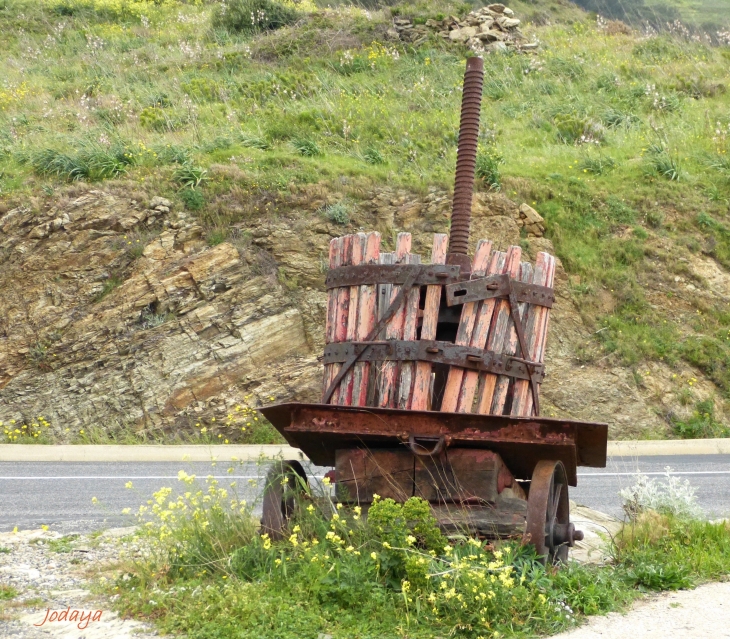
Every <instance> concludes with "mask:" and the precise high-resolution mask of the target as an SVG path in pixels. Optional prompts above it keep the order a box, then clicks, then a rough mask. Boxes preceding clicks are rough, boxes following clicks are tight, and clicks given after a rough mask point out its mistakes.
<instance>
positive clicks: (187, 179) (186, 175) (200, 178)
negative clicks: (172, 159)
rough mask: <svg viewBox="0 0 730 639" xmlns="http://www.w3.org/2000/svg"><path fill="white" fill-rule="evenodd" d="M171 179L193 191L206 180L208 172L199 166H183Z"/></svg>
mask: <svg viewBox="0 0 730 639" xmlns="http://www.w3.org/2000/svg"><path fill="white" fill-rule="evenodd" d="M172 179H173V180H174V181H175V182H177V183H178V184H179V185H181V186H182V187H184V188H187V189H190V190H192V191H194V190H195V189H196V188H197V187H199V186H200V185H201V184H202V183H203V182H206V181H207V180H208V171H207V170H206V169H204V168H203V167H201V166H194V165H192V164H183V165H182V166H181V167H180V168H179V169H177V170H176V171H175V172H174V173H173V175H172Z"/></svg>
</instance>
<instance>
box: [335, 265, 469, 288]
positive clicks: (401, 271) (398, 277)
mask: <svg viewBox="0 0 730 639" xmlns="http://www.w3.org/2000/svg"><path fill="white" fill-rule="evenodd" d="M414 271H415V272H416V279H415V281H414V282H413V285H414V286H426V285H428V284H441V285H446V284H452V283H454V282H458V281H459V267H458V266H446V265H444V264H419V265H416V264H411V265H409V264H393V265H390V264H364V265H359V266H341V267H339V268H335V269H332V270H330V271H329V272H328V273H327V278H326V279H325V286H326V287H327V288H339V287H341V286H366V285H372V286H374V285H376V284H404V283H405V282H406V280H407V279H408V276H409V275H411V273H413V272H414Z"/></svg>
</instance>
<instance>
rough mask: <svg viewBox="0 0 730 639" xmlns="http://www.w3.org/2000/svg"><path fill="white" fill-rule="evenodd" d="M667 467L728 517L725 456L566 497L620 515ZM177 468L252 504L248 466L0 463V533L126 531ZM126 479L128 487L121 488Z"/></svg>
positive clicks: (603, 477) (610, 476)
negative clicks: (624, 497)
mask: <svg viewBox="0 0 730 639" xmlns="http://www.w3.org/2000/svg"><path fill="white" fill-rule="evenodd" d="M667 466H670V467H671V468H672V469H673V473H674V474H676V475H678V476H679V477H681V478H682V479H687V480H688V481H689V482H690V483H691V484H692V486H693V487H694V488H695V489H696V492H697V499H698V502H699V504H700V505H701V506H702V508H703V510H704V511H705V513H706V514H707V516H708V517H710V518H716V517H725V516H730V455H675V456H667V457H638V458H637V457H633V458H628V457H614V458H611V459H609V463H608V466H607V468H605V469H592V468H581V469H579V470H580V473H579V478H578V487H577V488H571V492H570V497H571V499H573V500H575V501H576V502H578V503H580V504H584V505H586V506H590V507H591V508H595V509H596V510H601V511H603V512H607V513H610V514H613V515H615V516H618V517H621V516H622V511H621V500H620V498H619V496H618V491H619V490H620V489H621V488H624V487H628V486H631V485H632V484H633V483H634V481H635V474H636V472H637V471H641V472H643V473H645V474H648V475H650V476H652V477H655V478H658V479H660V480H661V479H662V475H663V474H664V472H665V467H667ZM229 468H232V472H228V471H229ZM179 470H185V471H186V472H187V473H188V474H195V475H196V476H197V477H198V478H205V477H206V476H208V475H213V476H214V477H216V478H217V479H218V481H219V482H220V484H219V485H220V486H221V487H225V488H228V489H229V490H233V489H232V488H231V487H230V483H231V482H236V487H235V490H236V491H237V492H238V495H239V498H241V499H247V500H250V501H252V502H253V501H255V500H256V498H257V496H258V494H259V492H260V490H259V487H258V486H259V485H262V484H263V482H262V480H263V477H264V476H265V474H266V467H264V466H259V465H258V464H256V463H254V462H245V463H239V464H236V465H235V466H230V465H229V464H217V465H215V466H213V465H212V464H211V463H210V462H205V463H203V462H201V463H189V462H188V463H185V462H177V463H171V462H158V463H112V462H106V463H72V462H0V532H5V531H9V530H12V529H13V528H14V527H15V526H17V527H18V529H19V530H23V529H27V528H39V527H40V526H41V525H47V526H49V527H50V528H51V530H58V531H60V532H63V533H71V532H88V531H92V530H97V529H101V528H107V527H116V526H125V525H132V524H134V523H135V522H134V519H133V518H132V517H130V516H124V515H122V514H121V511H122V509H124V508H131V509H132V512H135V511H136V509H137V508H138V507H139V506H140V505H141V504H144V503H145V502H146V500H147V499H149V498H150V497H151V495H152V493H153V492H154V491H156V490H158V489H159V488H161V487H162V486H170V487H171V488H173V490H175V491H183V492H184V490H189V488H188V487H187V486H186V485H185V484H183V483H182V482H180V481H178V478H177V473H178V471H179ZM307 470H308V472H309V473H310V474H312V475H314V476H321V475H322V474H323V473H324V472H325V470H326V469H323V468H318V467H312V466H309V467H308V468H307ZM130 481H131V482H132V484H133V488H131V489H128V488H125V484H126V483H127V482H130ZM203 483H204V482H203ZM93 497H96V498H97V500H98V501H97V503H96V504H94V503H92V498H93Z"/></svg>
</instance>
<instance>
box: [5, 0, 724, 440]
mask: <svg viewBox="0 0 730 639" xmlns="http://www.w3.org/2000/svg"><path fill="white" fill-rule="evenodd" d="M647 4H648V2H647ZM685 4H687V6H689V4H688V3H685ZM222 6H223V7H225V10H223V9H222V8H221V7H222ZM475 6H481V5H471V4H466V3H462V4H458V3H451V4H450V3H447V2H436V3H434V2H421V3H418V2H416V3H398V4H395V5H394V6H390V7H386V6H382V7H381V6H379V5H376V6H371V7H370V8H369V9H368V8H363V7H360V6H351V5H345V4H343V5H340V6H336V7H334V8H318V7H316V6H315V5H313V4H311V3H310V2H309V0H303V1H302V2H301V3H298V4H290V5H280V4H276V3H272V2H269V1H268V0H229V2H227V3H226V4H225V5H219V4H217V3H183V2H176V1H174V0H167V1H159V2H146V1H140V0H42V1H33V2H31V1H26V0H0V32H2V33H3V45H4V46H3V48H2V51H0V68H2V69H3V74H2V77H0V214H2V213H5V212H7V211H8V210H10V209H12V208H14V207H16V206H24V207H31V208H37V209H38V210H41V209H43V208H44V207H48V206H49V205H50V204H49V203H51V202H53V201H54V198H56V197H58V196H60V194H62V193H64V190H65V189H68V188H69V187H67V186H66V185H67V184H68V183H70V182H86V183H92V184H97V183H102V182H106V186H105V187H104V188H117V189H122V190H124V189H137V190H140V189H141V190H142V191H146V192H148V193H149V194H150V195H163V196H165V197H169V198H172V199H173V200H174V201H175V203H176V204H177V205H179V206H180V207H183V206H184V207H186V208H187V209H189V210H190V211H191V212H192V213H193V214H194V215H195V216H196V217H197V218H198V220H199V221H200V223H201V224H203V226H204V228H205V229H206V233H207V241H208V243H209V244H210V245H216V244H219V243H221V242H224V241H225V240H226V239H227V237H228V233H229V229H230V227H231V225H233V224H237V225H239V226H240V225H241V224H242V225H243V226H244V227H245V223H246V219H247V218H246V216H247V215H249V214H250V211H251V207H250V203H251V202H263V201H264V200H265V199H266V198H269V203H270V202H271V201H275V200H276V197H277V194H283V193H288V192H290V191H291V190H292V189H294V188H296V187H297V186H301V185H305V184H310V183H321V184H322V185H324V186H325V187H327V186H328V185H329V186H332V187H336V188H337V189H338V191H340V192H344V193H346V198H345V199H344V200H343V201H342V202H341V203H339V204H338V205H336V206H335V207H334V208H332V207H330V208H329V209H327V210H326V211H324V214H325V215H327V216H329V218H330V220H331V221H333V222H335V223H340V224H342V225H343V229H344V228H345V226H346V225H347V223H348V221H349V218H350V217H351V214H352V212H353V211H356V210H357V207H358V202H359V198H360V197H361V196H362V194H363V193H364V192H366V191H367V190H368V189H370V188H372V187H374V186H377V185H383V184H387V185H388V186H389V187H393V188H401V189H405V190H407V191H409V192H413V193H416V194H424V193H426V192H427V190H428V189H429V187H437V188H442V189H448V188H450V186H451V184H452V180H453V167H454V164H455V152H456V136H457V130H458V114H459V104H460V87H461V81H462V76H463V70H464V59H465V57H466V55H468V54H471V53H470V52H469V51H467V49H465V48H462V46H461V45H457V44H455V43H452V42H449V41H447V40H444V39H443V38H441V37H439V36H438V34H437V33H435V32H434V33H432V34H431V35H430V36H429V37H427V38H426V39H425V40H424V41H423V42H421V43H419V44H418V45H413V44H409V43H404V42H401V41H399V40H398V38H397V36H395V35H394V33H393V31H392V23H393V18H394V17H397V16H401V17H403V16H405V17H408V18H411V19H413V21H414V23H416V24H423V23H425V22H426V20H428V19H441V18H443V17H444V16H446V15H450V14H454V15H458V16H464V15H465V14H467V13H468V12H469V11H470V10H472V9H473V8H474V7H475ZM510 6H511V8H512V9H513V10H514V11H515V14H516V15H517V17H519V18H521V19H522V20H523V24H522V30H523V32H524V33H525V35H526V37H527V39H528V40H529V41H535V42H539V48H538V49H537V51H536V52H534V53H531V54H526V55H518V54H504V55H500V54H493V55H486V56H485V71H486V79H485V86H484V101H483V130H482V134H481V145H482V146H481V154H480V161H479V166H480V176H481V179H480V182H479V184H478V185H477V188H478V189H480V190H485V191H486V190H493V191H494V190H500V191H501V192H502V193H503V194H504V195H506V196H507V197H509V198H511V199H513V200H515V201H516V202H518V203H519V202H527V203H529V204H530V205H532V206H533V207H534V208H535V209H536V210H538V211H539V212H540V214H541V215H542V216H543V217H544V218H545V224H546V228H547V231H546V235H547V237H549V238H550V240H551V241H552V243H553V245H554V248H555V251H556V253H557V255H558V256H559V257H560V259H561V261H562V264H563V267H564V268H565V270H566V272H567V274H568V278H569V283H570V293H571V295H572V297H573V299H574V301H575V302H576V304H577V307H578V308H579V309H580V314H581V317H582V319H583V321H584V322H585V323H587V325H588V326H590V327H592V328H593V330H594V332H595V335H594V337H593V338H592V340H591V341H590V342H588V343H587V344H585V346H584V347H582V348H581V350H580V352H579V353H578V354H577V355H576V357H577V359H578V363H579V364H589V363H592V362H596V361H601V362H602V364H604V365H605V364H610V365H613V366H628V367H631V368H632V370H633V371H634V380H635V382H636V384H637V385H642V384H643V383H644V379H645V378H644V376H645V375H646V374H647V370H646V363H647V362H652V361H653V362H661V363H662V364H664V365H667V366H669V367H674V366H677V365H678V364H679V363H683V365H684V366H690V367H692V368H691V370H693V371H696V373H694V375H696V376H699V377H702V376H704V377H706V378H707V379H708V380H710V381H711V382H712V385H713V386H712V388H713V389H714V392H711V393H704V394H699V395H698V394H697V393H696V389H695V388H694V386H695V383H696V382H697V379H696V377H694V376H693V375H686V376H683V375H679V376H676V380H674V381H673V382H672V384H673V385H672V387H671V388H669V389H667V391H666V392H669V393H673V394H675V395H676V397H677V398H679V400H680V404H681V405H683V406H684V407H685V412H684V413H683V414H682V415H680V416H677V415H675V414H669V415H666V416H665V417H666V420H667V424H668V427H669V429H670V430H671V432H674V433H675V434H677V435H683V436H707V435H716V436H717V435H723V434H725V433H726V432H727V429H726V427H725V426H724V425H723V423H722V421H723V419H722V414H723V405H724V402H725V401H726V400H727V399H728V398H730V311H729V310H728V295H730V285H729V284H728V274H727V269H728V268H730V218H729V216H728V203H729V202H730V156H728V150H729V149H730V94H729V93H728V92H727V85H728V83H729V82H730V78H729V77H728V69H730V47H729V46H728V42H725V44H718V36H717V33H714V34H713V38H714V40H715V43H714V44H711V43H710V42H709V41H705V40H703V39H701V38H700V39H699V41H698V39H697V38H695V37H692V36H689V35H686V34H683V33H682V32H681V31H676V30H675V31H673V32H671V33H667V34H663V35H651V36H645V35H643V34H642V33H641V32H639V31H632V30H631V29H629V28H627V27H626V26H625V25H623V24H619V23H616V22H611V21H606V20H603V19H602V20H598V21H597V20H596V18H595V16H593V15H589V14H587V13H585V12H583V11H582V10H580V9H578V8H577V7H576V6H575V5H572V4H570V3H567V2H561V1H557V2H554V3H553V2H547V1H542V0H533V1H531V2H528V1H526V0H525V1H516V2H513V3H511V4H510ZM708 6H709V5H708ZM680 8H681V7H680ZM236 11H238V12H239V13H238V14H236ZM237 15H238V17H237ZM251 16H253V17H251ZM263 195H265V196H266V197H265V198H263V199H262V197H263ZM256 206H258V204H257V205H256ZM262 206H263V204H262ZM272 215H274V213H272ZM10 259H13V258H12V256H11V255H9V254H5V253H0V265H2V263H3V261H4V260H10ZM0 268H2V267H1V266H0ZM117 284H118V283H117ZM114 286H116V284H114V283H112V284H110V290H111V288H113V287H114ZM294 286H296V283H294Z"/></svg>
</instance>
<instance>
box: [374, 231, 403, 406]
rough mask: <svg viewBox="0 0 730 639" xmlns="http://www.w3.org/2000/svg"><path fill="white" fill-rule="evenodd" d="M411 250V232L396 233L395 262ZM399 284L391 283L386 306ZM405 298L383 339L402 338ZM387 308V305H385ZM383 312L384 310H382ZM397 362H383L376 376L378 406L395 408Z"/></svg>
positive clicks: (399, 261)
mask: <svg viewBox="0 0 730 639" xmlns="http://www.w3.org/2000/svg"><path fill="white" fill-rule="evenodd" d="M410 251H411V234H410V233H398V239H397V240H396V246H395V263H396V264H403V263H405V261H406V256H407V255H408V253H410ZM399 291H400V286H398V285H395V284H394V285H393V287H392V290H391V293H390V298H389V302H388V306H389V305H390V304H391V303H392V302H393V301H394V300H395V298H396V296H397V295H398V292H399ZM404 302H405V300H404V301H403V302H402V303H401V305H400V307H399V308H398V310H397V311H396V312H395V314H394V315H393V317H391V318H390V321H389V322H388V324H387V325H386V327H385V339H402V336H403V326H404V324H405V306H406V305H405V303H404ZM386 310H387V307H386ZM383 312H385V310H384V311H383ZM397 374H398V362H383V363H382V365H381V369H380V375H379V376H378V377H379V379H378V404H377V405H378V406H380V407H383V408H385V407H389V408H395V404H396V390H397V379H398V377H397Z"/></svg>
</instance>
